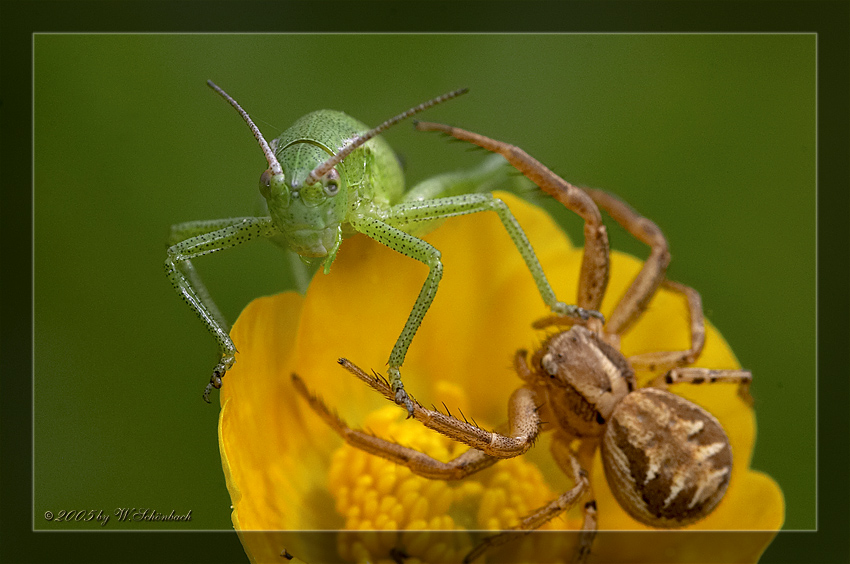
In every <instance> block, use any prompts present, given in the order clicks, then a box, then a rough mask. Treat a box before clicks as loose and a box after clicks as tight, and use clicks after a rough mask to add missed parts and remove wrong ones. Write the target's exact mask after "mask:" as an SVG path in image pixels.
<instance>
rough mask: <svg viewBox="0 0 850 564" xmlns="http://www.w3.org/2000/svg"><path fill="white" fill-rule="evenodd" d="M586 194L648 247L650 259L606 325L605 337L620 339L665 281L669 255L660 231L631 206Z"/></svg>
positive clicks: (593, 192) (589, 191)
mask: <svg viewBox="0 0 850 564" xmlns="http://www.w3.org/2000/svg"><path fill="white" fill-rule="evenodd" d="M587 194H588V195H589V196H590V197H591V198H592V199H593V201H594V202H595V203H596V205H597V206H599V207H600V208H602V209H603V210H605V211H606V212H607V213H608V215H610V216H611V217H612V218H613V219H614V221H616V222H617V223H619V224H620V225H622V226H623V227H624V228H625V229H626V231H628V232H629V233H630V234H631V235H632V236H633V237H634V238H636V239H637V240H638V241H640V242H642V243H645V244H647V245H649V247H650V253H649V257H647V259H646V261H645V262H644V263H643V267H642V268H641V270H640V272H638V274H637V276H635V279H634V280H632V283H631V284H630V285H629V287H628V289H627V290H626V293H625V294H623V297H622V298H620V301H619V302H618V303H617V306H616V307H615V308H614V311H613V312H611V315H610V316H609V317H608V321H607V322H606V323H605V333H607V334H609V335H622V334H623V333H625V332H626V331H627V330H628V329H629V327H631V325H632V324H633V323H634V322H635V321H636V320H637V319H638V317H640V315H641V314H642V313H643V312H644V311H645V310H646V308H647V305H648V304H649V301H650V300H651V299H652V297H653V296H654V295H655V292H657V291H658V287H659V286H660V285H661V283H662V282H663V281H664V275H665V273H666V272H667V266H668V265H669V264H670V251H669V249H668V246H667V239H665V238H664V233H662V232H661V229H659V228H658V226H657V225H655V223H654V222H652V221H650V220H649V219H647V218H645V217H643V216H642V215H640V214H639V213H638V212H636V211H635V210H634V209H632V207H631V206H629V205H628V204H626V203H625V202H623V201H622V200H620V199H619V198H617V197H615V196H613V195H611V194H609V193H608V192H605V191H603V190H595V189H587Z"/></svg>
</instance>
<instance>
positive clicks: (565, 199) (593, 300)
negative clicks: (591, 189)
mask: <svg viewBox="0 0 850 564" xmlns="http://www.w3.org/2000/svg"><path fill="white" fill-rule="evenodd" d="M416 129H418V130H419V131H440V132H442V133H446V134H448V135H451V136H452V137H455V138H457V139H460V140H462V141H469V142H470V143H474V144H475V145H478V146H479V147H483V148H484V149H487V150H488V151H492V152H494V153H498V154H500V155H502V156H503V157H505V159H506V160H507V161H508V162H509V163H511V165H513V167H514V168H516V169H517V170H518V171H520V172H521V173H522V174H523V175H525V177H526V178H528V179H529V180H531V181H532V182H534V183H535V184H536V185H537V186H539V187H540V188H541V189H542V190H543V191H544V192H546V193H547V194H549V195H551V196H553V197H554V198H555V199H557V200H558V201H559V202H561V203H562V204H564V206H566V207H567V208H568V209H570V210H572V211H574V212H575V213H577V214H578V215H579V216H581V218H582V219H584V256H583V258H582V263H581V272H580V274H579V289H578V298H577V305H578V306H579V307H581V308H584V309H586V310H594V311H598V310H599V305H600V304H601V303H602V297H603V296H604V295H605V288H606V287H607V286H608V270H609V262H610V260H609V256H608V255H609V252H608V234H607V232H606V230H605V226H604V225H603V224H602V215H601V214H600V213H599V209H598V208H597V207H596V204H595V203H594V202H593V200H592V199H591V198H590V196H588V195H587V193H586V192H585V191H584V190H582V189H581V188H578V187H576V186H573V185H572V184H570V183H569V182H567V181H566V180H564V179H563V178H561V177H560V176H558V175H557V174H555V173H554V172H552V171H551V170H549V169H548V168H546V166H545V165H544V164H543V163H541V162H540V161H538V160H537V159H535V158H534V157H532V156H531V155H529V154H528V153H526V152H525V151H523V150H522V149H520V148H519V147H517V146H515V145H511V144H509V143H505V142H503V141H496V140H495V139H491V138H489V137H485V136H483V135H479V134H477V133H472V132H471V131H466V130H465V129H460V128H458V127H452V126H449V125H443V124H440V123H430V122H424V121H420V122H416ZM599 317H600V318H601V316H599Z"/></svg>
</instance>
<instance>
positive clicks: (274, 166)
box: [207, 80, 283, 175]
mask: <svg viewBox="0 0 850 564" xmlns="http://www.w3.org/2000/svg"><path fill="white" fill-rule="evenodd" d="M207 85H208V86H209V87H210V88H212V89H213V90H215V91H216V92H218V93H219V95H221V97H222V98H224V99H225V100H227V102H228V103H229V104H230V105H231V106H233V107H234V108H236V111H237V112H239V115H240V116H242V119H244V120H245V122H246V123H247V124H248V127H249V128H251V133H253V134H254V137H255V138H256V139H257V142H258V143H259V144H260V148H261V149H262V150H263V154H264V155H266V160H267V161H268V162H269V169H270V170H271V171H272V174H274V175H278V174H283V169H282V168H281V167H280V163H279V162H277V157H275V156H274V151H272V150H271V147H269V144H268V143H266V140H265V138H264V137H263V134H262V133H260V128H259V127H257V126H256V125H254V122H253V121H251V117H250V116H249V115H248V112H246V111H245V110H243V109H242V106H240V105H239V103H238V102H237V101H236V100H234V99H233V98H231V97H230V94H228V93H227V92H225V91H224V90H222V89H221V88H219V86H218V85H217V84H216V83H215V82H213V81H212V80H208V81H207Z"/></svg>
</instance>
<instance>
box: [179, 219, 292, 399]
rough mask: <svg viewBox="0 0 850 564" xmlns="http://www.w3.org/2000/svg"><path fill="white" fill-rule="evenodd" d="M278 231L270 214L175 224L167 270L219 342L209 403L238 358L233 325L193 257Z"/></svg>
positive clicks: (185, 298) (205, 391)
mask: <svg viewBox="0 0 850 564" xmlns="http://www.w3.org/2000/svg"><path fill="white" fill-rule="evenodd" d="M275 233H277V228H275V227H274V224H273V223H272V219H271V218H270V217H238V218H229V219H219V220H212V221H192V222H188V223H181V224H178V225H175V226H173V227H172V228H171V236H170V237H169V243H170V244H171V246H170V247H168V251H167V254H168V256H167V258H166V259H165V274H166V276H167V277H168V280H169V281H170V282H171V285H172V286H173V287H174V290H175V291H176V292H177V293H178V294H180V295H181V297H182V298H183V301H185V302H186V303H187V304H188V305H189V307H190V308H192V310H193V311H194V312H195V314H196V315H197V316H198V317H199V318H200V319H201V321H203V322H204V324H205V325H206V326H207V330H208V331H209V332H210V333H212V335H213V337H215V339H216V341H217V342H218V346H219V350H220V352H221V361H219V363H218V364H217V365H216V367H215V369H213V374H212V376H211V377H210V383H209V384H207V387H206V388H205V389H204V401H206V402H207V403H209V401H210V398H209V395H210V392H211V391H212V389H213V388H220V387H221V379H222V377H224V375H225V373H226V372H227V370H228V369H229V368H230V367H231V366H233V362H234V361H235V353H236V347H235V346H234V344H233V341H232V340H231V339H230V335H229V326H228V324H227V322H226V321H225V320H224V316H222V315H221V312H219V310H218V307H217V306H216V305H215V302H213V300H212V298H211V297H210V295H209V293H208V292H207V289H206V287H205V286H204V284H203V282H201V279H200V277H199V276H198V274H197V272H196V271H195V268H194V266H193V265H192V259H194V258H197V257H200V256H203V255H207V254H210V253H214V252H216V251H221V250H223V249H228V248H230V247H234V246H236V245H239V244H241V243H244V242H246V241H249V240H251V239H255V238H257V237H260V236H262V237H270V236H272V235H274V234H275Z"/></svg>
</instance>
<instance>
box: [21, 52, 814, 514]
mask: <svg viewBox="0 0 850 564" xmlns="http://www.w3.org/2000/svg"><path fill="white" fill-rule="evenodd" d="M34 46H35V60H34V69H35V77H34V91H35V94H34V96H35V200H34V203H35V206H34V207H35V231H34V236H35V414H34V417H35V419H34V423H35V443H34V446H35V453H34V456H35V476H34V478H35V486H34V490H35V491H34V493H35V523H34V525H35V527H36V528H37V529H51V530H56V529H58V528H68V529H70V528H85V529H98V528H99V527H98V525H96V524H92V523H82V524H74V523H70V524H68V523H57V522H55V521H54V522H46V521H44V520H43V519H42V518H41V516H42V515H43V514H44V512H45V511H52V512H54V513H57V512H58V511H60V510H63V509H65V510H69V509H86V510H88V509H103V510H104V511H106V512H109V513H111V512H112V511H114V510H115V509H116V508H119V507H130V508H133V507H136V508H140V507H147V508H153V509H155V510H157V511H160V512H163V513H168V512H170V511H171V510H172V509H173V510H174V511H175V513H178V514H179V513H185V512H187V511H189V510H191V511H192V522H191V525H190V526H191V527H192V528H193V529H230V528H231V524H230V499H229V496H228V494H227V491H226V489H225V486H224V477H223V474H222V470H221V462H220V458H219V453H218V444H217V437H216V425H217V416H218V408H217V403H216V402H217V397H218V396H217V394H216V395H215V398H216V402H214V404H213V405H212V406H209V405H206V404H205V403H203V401H202V400H201V398H200V394H201V391H202V390H203V386H204V385H205V384H206V382H207V379H208V377H209V371H210V369H211V368H212V366H213V365H214V363H215V361H216V357H217V349H216V346H215V343H214V342H213V340H212V338H211V337H210V336H209V335H208V334H207V332H206V330H205V329H204V327H203V326H202V324H201V323H200V322H198V321H197V319H196V318H195V316H194V315H193V314H192V313H191V312H190V311H189V310H188V308H186V307H185V306H184V304H183V302H182V300H180V299H179V298H178V296H176V295H175V294H174V292H173V290H172V289H171V287H170V284H169V283H168V282H167V280H166V279H165V276H164V273H163V266H162V265H163V260H164V258H165V239H166V236H167V233H168V229H169V227H170V226H171V225H172V224H174V223H179V222H183V221H188V220H195V219H215V218H222V217H230V216H241V215H251V214H253V213H254V210H255V205H256V202H257V197H258V196H257V180H258V178H259V175H260V173H261V172H262V171H263V170H264V169H265V168H266V165H265V161H264V159H263V157H262V155H261V153H260V151H259V149H258V147H257V145H256V143H255V142H254V140H253V138H252V137H251V135H250V133H249V132H248V129H247V128H246V127H245V125H244V123H242V121H241V120H240V119H239V117H238V116H237V115H236V113H235V112H234V111H233V110H232V109H231V108H230V107H229V106H227V105H226V104H225V103H224V102H223V101H222V100H221V99H220V98H219V97H218V96H217V95H215V94H214V93H213V92H212V91H211V90H210V89H209V88H208V87H207V86H206V84H205V81H206V80H207V79H213V80H215V81H216V82H217V83H218V84H219V85H221V86H222V87H223V88H225V89H226V90H227V91H228V92H230V94H231V95H233V96H234V97H235V98H236V99H237V100H238V101H239V102H240V103H241V104H242V105H243V106H244V107H245V108H246V109H247V110H248V111H249V112H250V113H251V115H252V117H253V118H254V119H255V121H257V123H258V125H259V126H260V128H261V129H262V130H263V132H264V133H265V135H266V137H267V138H272V137H275V136H277V135H278V134H279V133H280V132H281V131H282V130H283V129H285V128H287V127H288V126H289V125H290V124H291V122H293V121H294V120H295V119H296V118H298V117H300V116H301V115H303V114H305V113H307V112H309V111H312V110H315V109H319V108H333V109H338V110H343V111H345V112H347V113H349V114H351V115H353V116H355V117H357V118H358V119H360V120H362V121H364V122H366V123H368V124H377V123H379V122H380V121H383V120H384V119H386V118H388V117H390V116H391V115H394V114H395V113H398V112H400V111H402V110H404V109H407V108H408V107H410V106H412V105H415V104H418V103H420V102H422V101H424V100H426V99H428V98H431V97H433V96H435V95H438V94H441V93H443V92H446V91H448V90H450V89H454V88H457V87H461V86H468V87H470V89H471V92H470V94H468V95H467V96H464V97H463V98H460V99H458V100H456V101H452V102H450V103H447V104H445V105H443V106H441V107H439V108H436V109H434V110H431V111H430V112H429V113H428V114H427V116H426V119H433V120H435V121H445V122H449V123H453V124H456V125H460V126H464V127H467V128H471V129H473V130H476V131H479V132H481V133H484V134H487V135H490V136H492V137H495V138H498V139H503V140H506V141H509V142H512V143H515V144H517V145H519V146H521V147H523V148H524V149H526V150H527V151H529V152H530V153H531V154H532V155H534V156H535V157H537V158H538V159H540V160H541V161H543V162H544V163H546V164H547V165H548V166H550V167H551V168H553V169H554V170H555V171H556V172H558V173H560V174H561V175H563V176H564V177H565V178H566V179H568V180H570V181H571V182H573V183H576V184H579V185H587V186H594V187H599V188H605V189H608V190H611V191H613V192H615V193H616V194H618V195H619V196H621V197H622V198H624V199H625V200H626V201H627V202H629V203H630V204H632V205H633V206H634V207H635V208H636V209H637V210H639V211H640V212H641V213H643V214H644V215H646V216H647V217H649V218H651V219H652V220H654V221H655V222H656V223H657V224H658V225H659V226H660V227H661V228H662V229H663V230H664V232H665V234H666V235H667V237H668V239H669V241H670V245H671V250H672V253H673V262H672V264H671V267H670V269H669V276H670V277H671V278H672V279H675V280H678V281H681V282H683V283H686V284H688V285H692V286H694V287H695V288H697V289H698V290H699V291H700V292H701V293H702V296H703V301H704V306H705V310H706V314H707V316H708V318H709V319H710V320H711V321H712V322H713V323H714V324H715V325H716V326H717V327H718V328H719V329H720V330H721V332H722V333H723V335H724V336H725V337H726V339H727V340H728V341H729V343H730V344H731V346H732V348H733V350H734V351H735V353H736V354H737V355H738V358H739V360H740V362H741V364H742V365H743V366H745V367H747V368H749V369H751V370H752V371H753V373H754V375H755V383H754V385H753V393H754V395H755V397H756V400H757V416H758V429H759V433H758V440H757V444H756V450H755V454H754V458H753V466H754V467H755V468H757V469H760V470H763V471H765V472H768V473H770V474H771V475H772V476H773V477H774V478H775V479H776V480H777V481H778V482H779V484H780V485H781V486H782V489H783V491H784V493H785V497H786V503H787V515H786V524H785V528H786V529H814V528H815V507H816V490H815V468H816V461H815V416H816V402H815V226H816V207H815V195H816V194H815V186H816V185H815V180H816V177H815V155H816V146H815V116H816V114H815V93H816V90H815V78H816V75H815V72H816V67H815V48H816V45H815V36H814V35H37V36H35V39H34ZM385 137H386V138H387V140H388V141H389V142H390V144H391V145H392V146H393V147H394V148H395V149H396V150H397V151H398V152H399V153H400V155H402V157H403V158H404V160H405V162H406V166H407V174H408V179H409V183H410V184H413V183H415V182H417V181H419V180H421V179H423V178H426V177H428V176H430V175H433V174H436V173H438V172H443V171H448V170H453V169H457V168H462V167H466V166H471V165H473V164H475V163H477V162H478V161H479V160H480V159H481V155H480V154H479V153H474V152H473V153H470V152H468V151H466V150H465V149H466V147H464V146H463V145H458V144H453V143H448V142H446V141H445V140H442V139H441V138H439V137H438V136H435V135H427V134H419V133H415V132H413V131H412V128H411V126H410V125H409V124H404V125H401V126H398V127H396V128H395V129H394V130H391V131H389V132H388V133H387V134H386V135H385ZM554 209H555V212H556V214H557V215H558V217H559V219H561V220H562V222H563V223H564V225H565V227H566V229H567V230H568V231H569V232H570V233H571V234H572V235H573V237H574V239H576V237H578V236H579V234H580V229H581V224H580V222H579V220H578V219H577V218H576V217H574V216H572V215H571V214H569V213H565V212H563V211H562V210H558V209H557V208H554ZM608 223H609V225H611V224H612V222H610V221H609V222H608ZM610 237H611V243H612V246H613V247H614V248H617V249H621V250H625V251H628V252H631V253H633V254H636V255H637V256H640V257H645V256H646V255H647V252H648V251H647V249H646V248H645V247H644V246H642V245H641V244H640V243H637V242H635V241H633V240H632V239H631V238H630V237H629V236H628V235H627V234H625V232H624V231H622V230H621V229H619V228H616V227H615V226H613V225H611V227H610ZM576 240H577V239H576ZM196 264H197V266H198V269H199V270H200V272H201V274H202V275H203V276H204V279H205V281H206V282H207V284H208V287H209V289H210V292H211V294H212V295H213V297H214V298H215V299H216V301H217V303H218V304H219V306H220V307H221V309H222V311H223V312H224V314H225V315H226V316H227V317H228V318H229V319H230V320H234V319H235V318H236V317H237V315H238V314H239V312H240V310H241V309H242V308H243V307H244V306H245V305H246V304H247V303H248V302H249V301H250V300H251V299H252V298H254V297H257V296H260V295H264V294H271V293H275V292H278V291H281V290H284V289H286V288H287V287H288V286H289V284H290V282H289V278H288V276H287V272H286V261H285V260H283V256H282V255H281V253H280V251H279V250H278V249H277V248H275V247H274V246H273V245H270V244H268V243H264V242H258V243H252V244H249V245H246V246H244V247H243V248H237V249H234V250H230V251H228V252H224V253H219V254H217V255H214V256H211V257H208V258H205V259H201V260H199V261H197V262H196ZM340 315H345V312H340ZM414 346H415V345H414ZM447 354H450V351H449V352H447ZM125 527H135V528H140V527H148V528H151V529H163V528H169V527H171V528H177V529H181V530H185V529H186V526H185V525H183V524H180V523H178V524H171V525H169V524H162V523H144V524H141V525H139V524H133V523H119V522H117V521H116V519H115V518H114V517H113V518H112V520H111V521H110V523H109V524H108V525H107V527H106V528H108V529H117V528H125Z"/></svg>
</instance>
